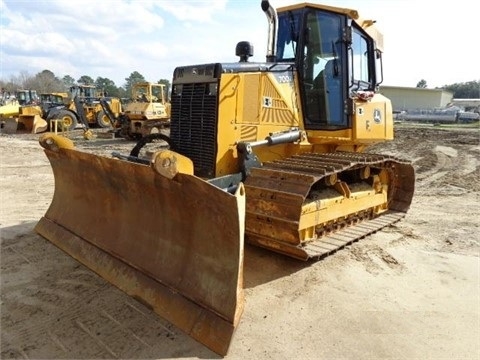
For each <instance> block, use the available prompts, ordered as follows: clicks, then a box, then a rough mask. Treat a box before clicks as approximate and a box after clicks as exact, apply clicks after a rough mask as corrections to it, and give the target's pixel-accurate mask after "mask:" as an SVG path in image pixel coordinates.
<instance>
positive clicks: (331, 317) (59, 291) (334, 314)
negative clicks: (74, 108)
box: [0, 125, 480, 360]
mask: <svg viewBox="0 0 480 360" xmlns="http://www.w3.org/2000/svg"><path fill="white" fill-rule="evenodd" d="M71 136H73V137H74V139H75V141H76V143H77V146H78V147H83V148H85V149H90V150H91V149H93V148H95V149H96V150H97V151H104V152H105V155H107V156H109V154H110V152H111V151H112V150H116V149H126V148H128V149H130V148H131V147H132V146H133V143H131V142H127V141H125V140H121V139H104V138H102V139H101V138H97V139H95V140H91V141H89V142H87V141H85V140H82V138H81V136H80V134H76V133H75V132H74V133H72V134H71ZM37 139H38V135H30V134H17V135H7V134H0V156H1V162H0V173H1V177H0V187H1V188H0V191H1V199H0V200H1V203H0V208H1V209H0V210H1V218H0V227H1V289H0V290H1V308H0V310H1V358H2V359H8V358H15V359H22V358H24V359H34V358H35V359H42V358H43V359H107V358H123V359H127V358H128V359H170V358H201V359H205V358H219V356H218V355H216V354H215V353H213V352H211V351H210V350H208V349H207V348H205V347H204V346H202V345H201V344H199V343H197V342H196V341H194V340H192V339H191V338H190V337H188V336H187V335H185V334H184V333H183V332H182V331H180V330H179V329H178V328H176V327H175V326H173V325H172V324H170V323H168V322H166V321H165V320H163V319H161V318H159V317H158V316H156V315H155V314H154V313H152V312H151V311H150V310H149V309H147V308H146V307H145V306H143V305H142V304H140V303H139V302H137V301H135V300H134V299H131V298H129V297H128V296H127V295H125V294H124V293H122V292H121V291H120V290H118V289H117V288H115V287H113V286H112V285H110V284H108V283H106V282H105V281H104V280H103V279H102V278H100V277H98V276H97V275H95V274H94V273H93V272H92V271H90V270H88V269H87V268H85V267H84V266H82V265H80V264H79V263H77V262H76V261H75V260H73V259H72V258H71V257H69V256H67V255H66V254H65V253H63V252H62V251H61V250H59V249H58V248H56V247H55V246H54V245H52V244H51V243H50V242H48V241H46V240H45V239H43V238H42V237H40V236H39V235H37V234H36V233H35V232H34V231H33V228H34V226H35V224H36V222H37V221H38V220H39V219H40V217H41V216H42V215H43V214H44V213H45V212H46V210H47V208H48V206H49V204H50V201H51V198H52V195H53V188H54V183H53V175H52V172H51V169H50V165H49V163H48V161H47V158H46V157H45V155H44V154H43V151H42V150H41V147H40V146H39V144H38V141H37ZM371 151H374V152H382V153H387V154H392V155H396V156H398V157H402V158H407V159H409V160H411V161H412V162H413V164H414V167H415V169H416V173H417V181H416V192H415V196H414V200H413V203H412V206H411V210H410V211H409V213H408V214H407V216H406V217H405V219H404V220H402V221H400V222H399V223H397V224H395V225H394V226H390V227H388V228H386V229H384V230H383V231H381V232H377V233H375V234H373V235H371V236H369V237H367V238H365V239H363V240H361V241H359V242H356V243H354V244H352V245H351V246H348V247H347V248H345V249H343V250H341V251H338V252H337V253H335V254H333V255H331V256H329V257H327V258H325V259H323V260H321V261H318V262H313V263H303V262H298V261H295V260H292V259H289V258H286V257H283V256H281V255H277V254H273V253H271V252H268V251H265V250H262V249H258V248H254V247H252V246H247V247H246V254H245V288H246V306H245V311H244V314H243V317H242V319H241V322H240V324H239V326H238V328H237V331H236V334H235V336H234V338H233V341H232V343H231V346H230V350H229V353H228V355H227V356H226V357H225V358H226V359H246V358H249V359H432V360H433V359H435V360H437V359H472V360H478V359H480V261H479V259H480V245H479V236H478V234H479V226H480V220H479V219H480V206H479V204H480V202H479V197H480V181H479V174H480V161H479V159H480V132H479V128H478V127H477V128H474V129H454V128H449V129H446V128H444V127H434V126H432V125H425V126H416V127H412V126H405V125H399V126H397V128H396V139H395V141H393V142H389V143H387V144H382V145H378V146H375V147H374V148H373V149H372V150H371ZM86 190H88V189H87V188H86Z"/></svg>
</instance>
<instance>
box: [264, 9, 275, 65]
mask: <svg viewBox="0 0 480 360" xmlns="http://www.w3.org/2000/svg"><path fill="white" fill-rule="evenodd" d="M262 10H263V12H264V13H265V15H267V19H268V45H267V62H275V61H276V60H277V27H278V16H277V11H276V10H275V9H274V8H273V7H272V6H271V5H270V3H269V2H268V0H262Z"/></svg>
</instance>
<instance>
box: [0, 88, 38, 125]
mask: <svg viewBox="0 0 480 360" xmlns="http://www.w3.org/2000/svg"><path fill="white" fill-rule="evenodd" d="M39 103H40V98H39V96H38V94H37V91H36V90H31V89H28V90H24V89H21V90H17V91H15V94H14V95H13V96H11V97H10V98H9V99H8V100H7V101H5V102H4V105H2V106H0V123H1V128H2V129H3V132H5V133H16V132H17V131H20V132H22V131H28V132H34V131H35V130H34V128H35V127H34V126H33V124H30V122H29V121H26V122H24V121H23V119H21V118H20V114H21V112H22V109H23V108H25V107H36V106H38V104H39ZM38 126H39V127H42V126H43V125H40V124H38Z"/></svg>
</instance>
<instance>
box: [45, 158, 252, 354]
mask: <svg viewBox="0 0 480 360" xmlns="http://www.w3.org/2000/svg"><path fill="white" fill-rule="evenodd" d="M45 153H46V155H47V157H48V159H49V160H50V163H51V165H52V169H53V173H54V177H55V192H54V197H53V200H52V203H51V205H50V208H49V209H48V211H47V212H46V214H45V216H44V217H43V218H42V219H41V220H40V222H39V223H38V224H37V226H36V231H37V232H38V233H40V234H41V235H42V236H44V237H45V238H47V239H48V240H50V241H51V242H52V243H54V244H56V245H57V246H58V247H60V248H61V249H63V250H64V251H66V252H67V253H68V254H69V255H71V256H72V257H74V258H75V259H77V260H78V261H80V262H82V263H83V264H84V265H86V266H87V267H89V268H91V269H92V270H94V271H95V272H97V273H98V274H99V275H101V276H102V277H104V278H105V279H106V280H107V281H109V282H111V283H113V284H114V285H116V286H117V287H119V288H120V289H122V290H123V291H125V292H126V293H128V294H129V295H131V296H133V297H135V298H137V299H139V300H140V301H142V302H143V303H145V304H147V305H148V306H150V307H151V308H152V309H153V310H154V311H155V312H157V313H158V314H159V315H160V316H162V317H164V318H166V319H167V320H169V321H171V322H172V323H173V324H175V325H176V326H178V327H179V328H181V329H182V330H183V331H185V332H186V333H187V334H189V335H191V336H192V337H193V338H194V339H196V340H197V341H199V342H201V343H203V344H204V345H206V346H207V347H209V348H210V349H211V350H213V351H215V352H217V353H218V354H221V355H225V354H226V353H227V350H228V346H229V343H230V340H231V337H232V335H233V332H234V329H235V327H236V325H237V324H238V321H239V319H240V316H241V313H242V310H243V283H242V281H243V253H244V252H243V235H244V213H245V196H244V192H243V186H241V187H240V188H239V190H238V191H237V194H236V195H231V194H229V193H227V192H224V191H222V190H220V189H218V188H216V187H214V186H213V185H211V184H208V183H207V182H205V181H203V180H201V179H199V178H197V177H195V176H191V175H185V174H177V176H176V177H175V178H174V179H172V180H169V179H167V178H165V177H162V176H161V175H159V174H158V173H156V172H155V171H154V170H153V169H152V168H151V167H150V166H146V165H141V164H135V163H131V162H126V161H122V160H116V159H110V158H106V157H101V156H96V155H92V154H87V153H83V152H79V151H76V150H66V149H61V150H59V151H51V150H48V149H47V150H45Z"/></svg>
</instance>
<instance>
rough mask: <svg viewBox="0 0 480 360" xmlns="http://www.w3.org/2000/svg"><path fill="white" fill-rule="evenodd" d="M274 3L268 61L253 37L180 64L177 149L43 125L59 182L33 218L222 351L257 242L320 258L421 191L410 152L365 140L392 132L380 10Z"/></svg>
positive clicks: (175, 97)
mask: <svg viewBox="0 0 480 360" xmlns="http://www.w3.org/2000/svg"><path fill="white" fill-rule="evenodd" d="M261 8H262V10H263V11H264V13H265V14H266V16H267V22H268V32H267V33H268V45H267V54H266V60H265V61H264V62H250V61H249V58H250V57H251V56H252V55H253V47H252V45H251V44H250V43H249V42H246V41H243V42H240V43H238V45H237V47H236V55H237V56H239V61H238V62H233V63H218V62H212V63H207V64H196V65H187V66H179V67H177V68H176V69H175V70H174V74H173V81H172V86H173V87H172V96H171V103H172V108H171V123H170V135H169V137H168V138H166V137H165V135H163V134H162V136H163V137H164V138H165V140H166V141H167V142H168V144H169V148H167V149H161V150H158V151H154V152H153V153H150V154H148V155H142V152H141V151H139V150H140V148H141V145H142V144H146V143H148V141H147V140H145V139H142V141H140V142H139V144H137V146H136V147H135V148H134V150H135V151H133V150H132V152H131V153H129V154H121V153H120V154H119V153H118V152H115V153H112V157H111V158H109V157H105V156H97V155H94V154H92V153H87V152H84V151H80V150H78V149H77V148H75V144H74V143H73V142H72V141H70V140H69V139H65V138H62V137H59V136H53V135H51V134H46V135H44V136H43V137H42V138H41V139H40V144H41V145H42V147H43V148H44V151H45V153H46V155H47V157H48V159H49V160H50V163H51V165H52V169H53V172H54V176H55V193H54V197H53V200H52V203H51V205H50V208H49V209H48V210H47V212H46V214H45V216H44V217H43V218H42V219H41V220H40V221H39V223H38V224H37V225H36V231H37V232H38V233H39V234H41V235H42V236H44V237H45V238H47V239H48V240H50V241H51V242H52V243H54V244H56V245H57V246H58V247H60V248H61V249H63V250H64V251H65V252H67V253H68V254H70V255H71V256H73V257H74V258H75V259H77V260H78V261H80V262H81V263H83V264H85V265H86V266H87V267H89V268H90V269H92V270H94V271H95V272H97V273H98V274H100V275H101V276H102V277H104V278H105V279H107V280H108V281H109V282H111V283H113V284H114V285H116V286H117V287H119V288H120V289H122V290H123V291H125V292H126V293H127V294H129V295H131V296H133V297H134V298H136V299H139V300H140V301H142V302H143V303H144V304H147V306H149V307H150V308H152V309H153V310H154V311H155V312H156V313H158V314H159V315H160V316H162V317H164V318H166V319H167V320H169V321H171V322H172V323H173V324H175V325H176V326H178V327H179V328H181V329H182V330H184V331H185V332H186V333H187V334H189V335H190V336H192V337H193V338H194V339H196V340H197V341H199V342H200V343H202V344H204V345H206V346H207V347H208V348H210V349H211V350H213V351H214V352H216V353H218V354H220V355H225V354H226V353H227V351H228V347H229V344H230V341H231V338H232V336H233V334H234V330H235V327H236V326H237V325H238V323H239V320H240V317H241V314H242V310H243V304H244V292H243V258H244V244H245V242H247V243H251V244H254V245H258V246H261V247H263V248H266V249H270V250H272V251H274V252H277V253H279V256H282V255H280V254H283V255H286V256H291V257H293V258H296V259H299V260H301V261H315V260H318V259H321V258H323V257H325V256H327V255H329V254H332V253H334V252H335V251H337V250H339V249H341V248H343V247H345V246H347V245H349V244H351V243H353V242H355V241H357V240H359V239H361V238H363V237H365V236H367V235H369V234H371V233H373V232H376V231H378V230H380V229H382V228H383V227H386V226H389V225H390V224H392V223H394V222H396V221H398V220H400V219H401V218H403V217H404V216H405V214H406V212H407V211H408V209H409V206H410V203H411V200H412V196H413V193H414V183H415V174H414V169H413V167H412V165H411V164H410V163H409V162H408V161H405V160H402V159H400V158H396V157H394V156H391V155H385V154H375V153H371V152H369V151H367V150H368V147H369V146H370V145H372V144H375V143H378V142H383V141H387V140H392V139H393V135H394V131H393V130H394V129H393V116H392V106H391V102H390V101H389V100H388V99H387V98H386V97H384V96H382V95H381V94H380V93H379V92H378V85H379V83H380V82H381V81H382V49H383V39H382V35H381V34H380V32H379V31H378V30H377V29H376V28H375V25H374V21H371V20H365V19H362V18H361V17H360V16H359V14H358V13H357V11H355V10H351V9H345V8H338V7H333V6H325V5H320V4H312V3H302V4H297V5H291V6H286V7H282V8H279V9H277V10H275V9H274V8H273V7H272V6H271V5H270V4H269V2H268V1H261ZM153 136H154V135H149V137H150V140H151V139H152V138H153ZM139 145H140V146H139ZM84 184H89V191H85V187H84ZM92 209H95V211H94V212H92V211H91V210H92ZM113 219H114V220H113Z"/></svg>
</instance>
